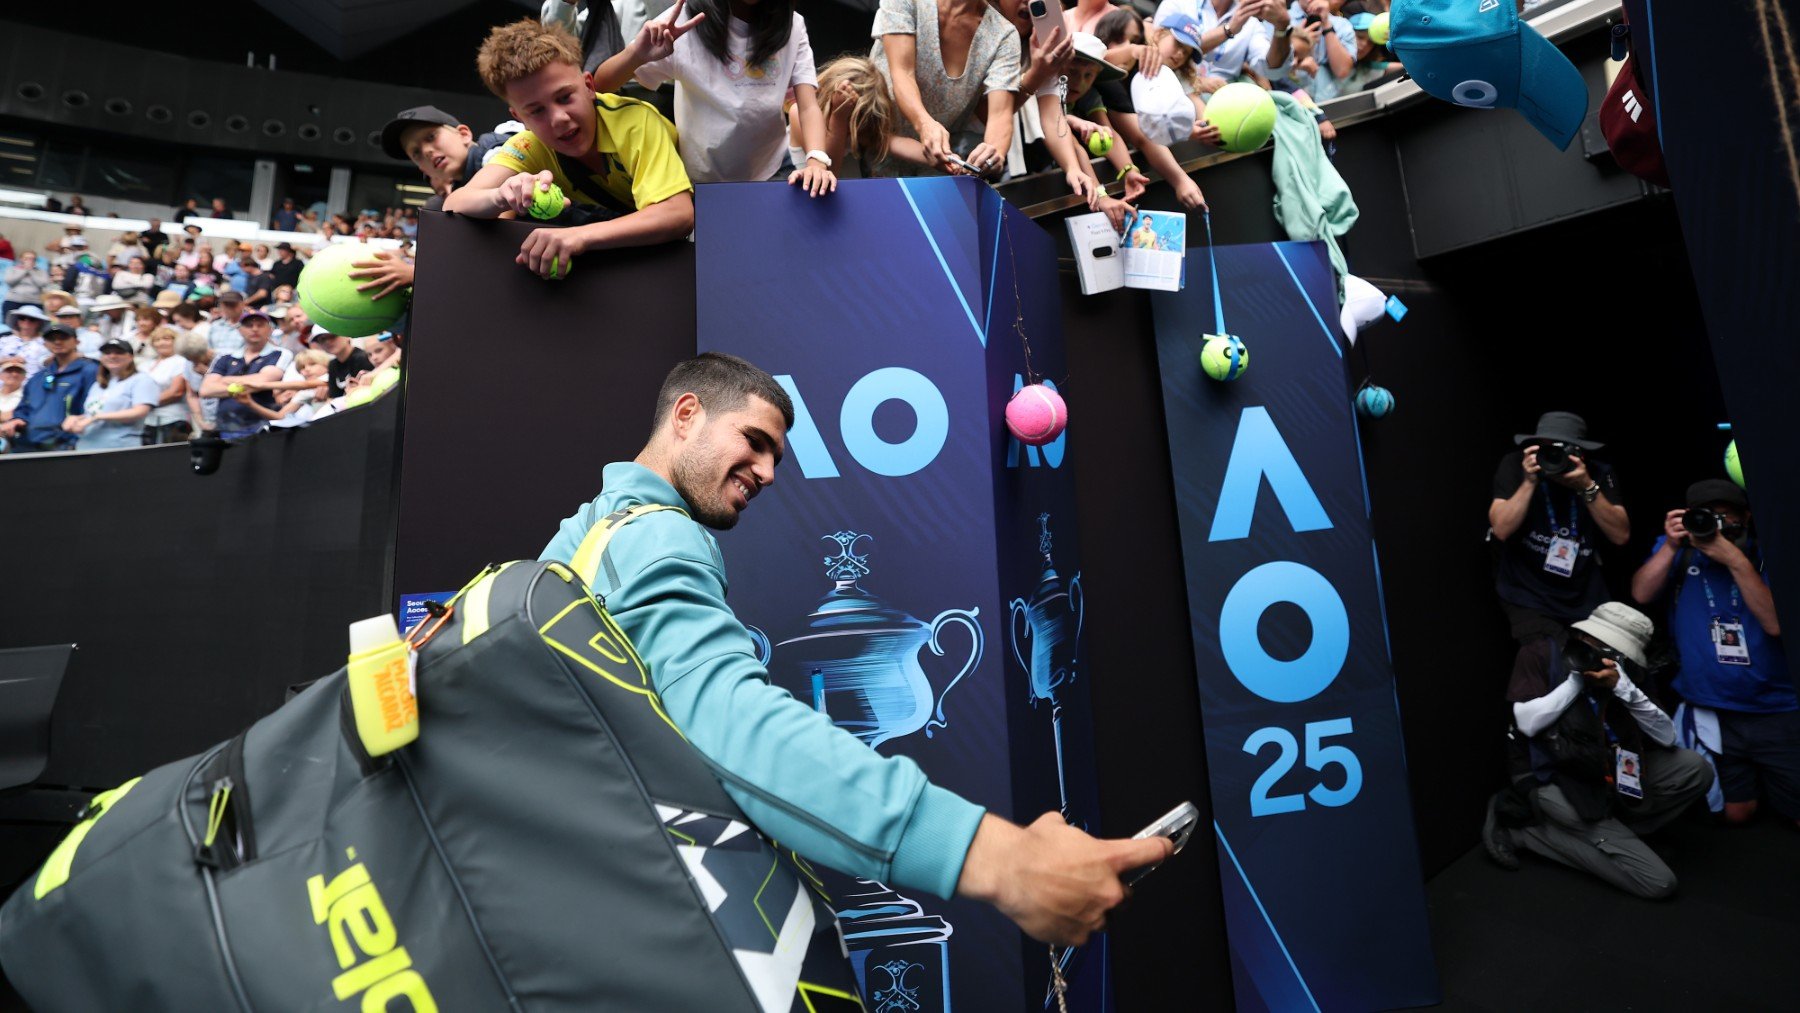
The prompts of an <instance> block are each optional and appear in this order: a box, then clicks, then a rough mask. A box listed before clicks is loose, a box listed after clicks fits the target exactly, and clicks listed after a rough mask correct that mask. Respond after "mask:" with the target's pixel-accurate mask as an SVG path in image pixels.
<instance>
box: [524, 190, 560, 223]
mask: <svg viewBox="0 0 1800 1013" xmlns="http://www.w3.org/2000/svg"><path fill="white" fill-rule="evenodd" d="M563 204H564V199H563V192H562V187H560V186H557V185H556V184H555V183H540V184H538V187H537V189H535V190H533V191H532V192H531V217H533V218H537V219H541V220H543V221H549V220H550V219H552V218H555V217H556V216H557V215H560V214H562V213H563Z"/></svg>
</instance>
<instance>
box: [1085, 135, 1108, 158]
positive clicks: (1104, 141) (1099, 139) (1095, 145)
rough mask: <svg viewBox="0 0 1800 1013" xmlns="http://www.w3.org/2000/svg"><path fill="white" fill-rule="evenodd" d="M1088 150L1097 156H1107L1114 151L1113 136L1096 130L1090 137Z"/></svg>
mask: <svg viewBox="0 0 1800 1013" xmlns="http://www.w3.org/2000/svg"><path fill="white" fill-rule="evenodd" d="M1087 149H1088V151H1089V152H1090V153H1092V154H1095V155H1105V154H1106V153H1107V152H1109V151H1111V150H1112V135H1110V134H1107V133H1105V132H1103V131H1099V130H1096V131H1094V132H1093V133H1091V134H1089V135H1088V142H1087Z"/></svg>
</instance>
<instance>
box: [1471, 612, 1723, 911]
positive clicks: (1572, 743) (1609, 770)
mask: <svg viewBox="0 0 1800 1013" xmlns="http://www.w3.org/2000/svg"><path fill="white" fill-rule="evenodd" d="M1652 630H1653V626H1652V624H1651V622H1650V619H1649V617H1647V616H1645V615H1644V614H1643V613H1641V612H1639V611H1637V610H1636V609H1634V608H1631V607H1630V606H1628V605H1624V604H1621V603H1619V602H1604V603H1602V604H1601V605H1600V606H1599V607H1598V608H1596V609H1594V612H1593V614H1592V615H1591V616H1589V617H1588V618H1586V619H1583V620H1581V621H1580V622H1577V623H1575V624H1574V625H1573V626H1572V627H1571V628H1570V629H1569V632H1568V638H1567V640H1566V641H1565V642H1563V643H1562V644H1560V645H1559V644H1558V643H1557V642H1556V640H1554V639H1551V638H1539V639H1537V640H1534V641H1532V642H1531V643H1529V644H1526V645H1525V646H1524V647H1522V648H1520V650H1519V656H1518V660H1517V662H1516V663H1515V664H1514V666H1513V674H1512V682H1511V683H1510V684H1509V685H1508V687H1507V694H1506V697H1507V700H1508V702H1509V703H1511V704H1512V719H1513V727H1512V729H1511V731H1510V732H1509V733H1508V736H1507V737H1508V740H1509V750H1508V753H1509V763H1510V767H1511V776H1512V786H1511V787H1509V788H1507V789H1505V790H1503V791H1501V792H1499V793H1498V794H1496V795H1495V796H1494V797H1493V798H1492V799H1491V800H1489V802H1488V812H1487V821H1486V823H1485V824H1484V825H1483V827H1482V835H1481V836H1482V843H1483V845H1484V846H1485V847H1486V849H1487V853H1488V857H1490V858H1492V859H1493V860H1494V861H1495V862H1496V863H1498V864H1499V865H1501V866H1503V867H1505V868H1508V869H1516V868H1518V867H1519V860H1518V856H1517V849H1519V848H1525V849H1526V850H1528V851H1531V852H1534V853H1536V854H1538V855H1541V856H1543V857H1545V858H1548V859H1550V860H1551V861H1555V862H1561V863H1562V864H1564V865H1567V866H1569V867H1571V868H1575V869H1581V870H1584V871H1586V872H1591V873H1593V874H1594V875H1595V876H1598V877H1600V878H1601V879H1603V880H1605V881H1606V882H1608V883H1611V884H1612V885H1613V886H1616V887H1618V888H1619V889H1621V890H1624V891H1625V892H1627V893H1630V894H1633V895H1635V896H1638V897H1643V898H1646V899H1651V900H1654V899H1658V898H1662V897H1667V896H1669V895H1670V894H1671V893H1673V892H1674V891H1675V874H1674V872H1672V871H1670V869H1669V867H1668V865H1667V864H1665V863H1664V862H1663V860H1662V859H1661V858H1660V857H1658V856H1657V854H1656V853H1655V852H1654V851H1651V850H1650V847H1649V846H1648V845H1646V844H1645V843H1644V842H1643V841H1641V840H1639V839H1638V835H1639V834H1642V833H1647V832H1649V831H1651V830H1654V829H1656V828H1657V827H1660V826H1662V825H1664V824H1666V823H1668V822H1669V821H1671V820H1673V819H1674V818H1675V817H1676V816H1679V815H1680V814H1681V811H1682V810H1683V809H1685V808H1687V806H1688V804H1689V803H1690V802H1692V801H1693V800H1694V799H1696V798H1699V797H1700V796H1702V795H1704V794H1706V789H1707V786H1708V785H1709V784H1711V783H1712V772H1711V770H1710V769H1709V768H1708V767H1707V765H1706V760H1705V758H1704V757H1702V756H1701V755H1700V754H1699V753H1696V752H1694V751H1693V750H1690V749H1678V748H1676V747H1675V724H1674V722H1672V721H1670V720H1669V716H1668V714H1666V713H1664V712H1663V710H1662V708H1660V707H1658V706H1657V705H1656V703H1655V702H1654V701H1652V700H1651V699H1650V698H1649V697H1648V696H1645V695H1644V691H1643V690H1641V689H1639V688H1638V687H1637V686H1636V685H1635V684H1634V683H1633V682H1632V681H1631V678H1630V676H1629V675H1627V674H1626V663H1627V662H1629V663H1630V664H1632V665H1635V666H1637V667H1638V668H1639V670H1640V671H1641V670H1642V668H1643V666H1644V665H1645V663H1646V662H1645V650H1646V648H1647V647H1648V646H1649V643H1650V634H1651V632H1652Z"/></svg>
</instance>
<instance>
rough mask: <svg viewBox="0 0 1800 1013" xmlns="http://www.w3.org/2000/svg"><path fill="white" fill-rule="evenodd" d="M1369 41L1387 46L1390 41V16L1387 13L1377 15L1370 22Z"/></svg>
mask: <svg viewBox="0 0 1800 1013" xmlns="http://www.w3.org/2000/svg"><path fill="white" fill-rule="evenodd" d="M1369 41H1370V42H1373V43H1375V44H1376V45H1377V46H1385V45H1387V42H1388V16H1387V14H1386V13H1382V14H1377V15H1375V20H1373V21H1371V22H1369Z"/></svg>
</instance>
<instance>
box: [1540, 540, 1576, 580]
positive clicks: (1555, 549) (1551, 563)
mask: <svg viewBox="0 0 1800 1013" xmlns="http://www.w3.org/2000/svg"><path fill="white" fill-rule="evenodd" d="M1580 555H1581V543H1580V542H1577V541H1576V540H1575V539H1573V538H1564V537H1562V536H1561V535H1558V536H1557V537H1555V538H1552V539H1550V548H1548V549H1546V550H1544V572H1545V573H1553V574H1555V575H1556V576H1558V577H1567V576H1568V575H1569V574H1571V573H1574V572H1575V560H1576V559H1577V558H1578V557H1579V556H1580Z"/></svg>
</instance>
